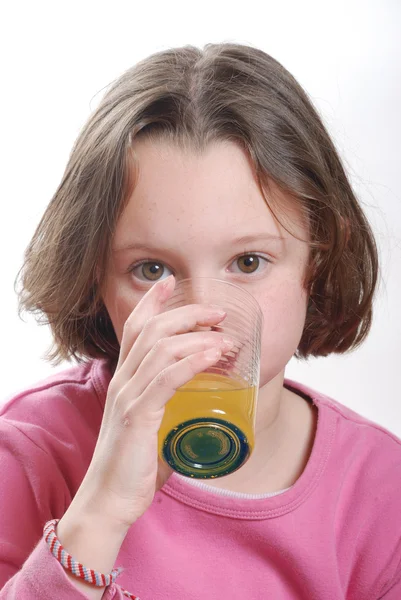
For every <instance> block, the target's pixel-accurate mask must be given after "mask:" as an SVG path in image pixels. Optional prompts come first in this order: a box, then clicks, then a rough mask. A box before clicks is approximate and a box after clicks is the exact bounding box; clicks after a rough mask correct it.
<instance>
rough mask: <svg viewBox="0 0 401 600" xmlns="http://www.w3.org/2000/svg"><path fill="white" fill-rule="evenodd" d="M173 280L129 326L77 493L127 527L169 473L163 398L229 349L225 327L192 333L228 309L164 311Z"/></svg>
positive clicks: (149, 297) (154, 292)
mask: <svg viewBox="0 0 401 600" xmlns="http://www.w3.org/2000/svg"><path fill="white" fill-rule="evenodd" d="M174 286H175V280H174V277H173V276H170V277H168V279H165V280H163V281H161V282H157V283H156V284H155V285H154V286H153V287H152V288H151V289H150V290H149V291H148V292H147V293H146V294H145V296H144V297H143V298H142V299H141V301H140V302H139V303H138V305H137V306H136V307H135V309H134V310H133V311H132V313H131V315H130V316H129V318H128V319H127V321H126V323H125V325H124V331H123V335H122V340H121V347H120V355H119V360H118V364H117V368H116V370H115V373H114V376H113V378H112V380H111V382H110V385H109V388H108V393H107V399H106V404H105V409H104V415H103V420H102V424H101V428H100V432H99V437H98V440H97V444H96V448H95V451H94V454H93V458H92V462H91V464H90V467H89V469H88V472H87V474H86V476H85V478H84V480H83V482H82V485H81V487H80V490H79V492H78V493H79V494H80V496H81V499H82V498H86V499H87V500H88V502H89V503H90V505H91V507H92V508H93V509H94V510H95V511H96V512H98V513H99V514H101V515H102V516H103V518H104V517H106V516H107V518H108V520H109V522H110V520H111V521H112V522H114V523H116V525H118V526H120V527H121V526H122V527H123V528H126V529H128V528H129V527H130V525H131V524H132V523H134V521H136V520H137V519H138V518H139V517H140V516H141V515H142V514H143V513H144V512H145V511H146V509H147V508H148V507H149V506H150V504H151V503H152V500H153V497H154V494H155V492H156V491H157V490H159V489H160V488H161V487H162V486H163V485H164V483H165V482H166V481H167V479H168V478H169V477H170V475H171V473H172V469H171V468H170V467H169V466H168V465H167V464H165V463H164V462H163V461H161V460H160V459H159V458H158V431H159V428H160V424H161V421H162V418H163V414H164V407H165V404H166V403H167V402H168V401H169V400H170V398H171V397H172V396H173V395H174V393H175V391H176V389H177V388H178V387H180V386H182V385H184V384H185V383H187V382H188V381H190V380H191V379H192V378H193V377H194V376H195V375H196V374H197V373H200V372H202V371H204V370H205V369H206V368H208V367H210V366H211V365H213V364H215V363H216V362H217V361H218V360H219V358H220V356H221V354H222V353H224V352H228V351H229V350H230V349H231V348H232V343H230V341H227V342H225V341H224V339H223V335H222V334H221V333H218V332H216V331H193V330H194V329H195V328H197V327H198V326H199V325H200V326H209V327H212V326H215V325H216V324H218V323H219V322H221V321H222V320H223V319H224V317H225V313H224V312H223V311H220V312H219V311H218V310H217V309H216V308H212V307H211V306H210V305H201V304H191V305H187V306H181V307H179V308H175V309H172V310H169V311H167V312H161V311H162V309H163V303H164V302H165V301H166V300H167V299H168V298H169V297H170V296H171V294H172V292H173V290H174Z"/></svg>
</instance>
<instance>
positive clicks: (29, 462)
mask: <svg viewBox="0 0 401 600" xmlns="http://www.w3.org/2000/svg"><path fill="white" fill-rule="evenodd" d="M0 472H1V483H0V600H11V599H12V600H14V599H15V598H23V599H24V600H54V598H57V599H58V600H64V599H65V600H67V599H68V600H88V598H102V600H123V599H124V600H127V599H126V597H125V596H124V595H123V593H122V591H121V589H120V588H119V586H118V585H116V584H114V585H111V586H109V587H108V588H106V590H105V589H104V588H94V587H93V586H90V585H89V584H86V583H85V582H82V583H81V582H80V581H79V580H78V579H76V578H74V577H73V576H72V575H71V576H69V575H68V574H67V572H66V571H65V569H64V568H63V567H62V565H61V564H60V563H59V562H58V561H57V560H56V559H55V558H54V557H53V556H52V555H51V553H50V551H49V548H48V547H47V544H46V543H45V541H44V540H43V539H42V529H43V526H44V524H45V522H46V521H47V520H49V519H51V518H53V517H54V518H56V517H60V516H61V515H62V514H63V512H64V506H65V502H66V495H67V494H68V491H67V490H66V485H65V482H64V480H63V477H62V474H61V473H60V470H59V468H58V466H57V464H56V462H55V461H54V460H53V459H52V458H51V457H50V456H49V455H48V454H46V452H44V451H43V450H42V449H41V448H39V447H38V446H37V445H36V444H35V443H33V442H32V441H31V440H30V439H29V438H27V436H26V435H25V433H23V432H22V431H20V430H19V429H18V428H17V427H16V426H15V425H13V424H12V423H11V422H9V421H7V420H6V419H3V418H0ZM67 512H68V511H67ZM65 517H66V519H65V521H64V525H63V529H64V532H65V533H64V534H63V535H64V536H65V537H66V539H67V537H68V532H69V531H70V532H71V531H73V526H72V515H71V514H70V515H67V513H66V514H65ZM67 517H68V519H67ZM63 519H64V517H63ZM60 524H61V521H60ZM103 526H104V524H103ZM95 529H96V530H97V531H98V532H99V531H100V530H101V526H100V525H98V524H96V527H95ZM104 533H106V532H105V531H104ZM79 535H83V536H84V537H85V539H93V541H94V543H96V544H98V549H100V548H103V550H104V551H107V554H108V556H106V555H104V556H103V557H102V556H101V554H100V555H94V559H95V560H96V561H98V560H99V561H104V562H105V566H106V563H107V560H109V561H113V556H114V554H115V553H116V552H118V549H117V548H116V546H117V545H118V543H119V542H118V541H116V542H115V543H114V544H112V543H110V537H109V536H107V543H102V540H101V539H99V536H98V537H97V538H96V537H92V538H91V536H94V535H95V533H94V532H92V531H90V530H89V529H88V527H87V526H86V528H85V529H84V528H81V532H80V534H79ZM63 541H64V540H63ZM74 548H75V546H74ZM74 548H71V549H70V548H68V550H69V551H70V553H71V554H73V552H74ZM83 550H84V552H89V551H90V547H85V546H83ZM78 558H79V557H78ZM88 559H89V557H88ZM84 561H85V556H82V562H84ZM88 563H89V560H88ZM88 566H91V565H90V564H88ZM96 566H97V565H96V564H95V565H94V567H95V568H96ZM100 567H101V564H100V563H99V568H100ZM77 584H78V585H77ZM88 592H90V593H92V592H96V593H97V596H92V597H91V596H90V595H88Z"/></svg>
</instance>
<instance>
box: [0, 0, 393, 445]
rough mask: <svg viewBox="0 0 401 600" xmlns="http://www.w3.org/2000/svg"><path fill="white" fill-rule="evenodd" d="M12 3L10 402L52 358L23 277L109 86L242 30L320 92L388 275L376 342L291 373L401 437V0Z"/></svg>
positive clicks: (4, 41)
mask: <svg viewBox="0 0 401 600" xmlns="http://www.w3.org/2000/svg"><path fill="white" fill-rule="evenodd" d="M2 6H3V8H2V9H1V10H0V22H1V26H0V27H1V31H0V44H1V48H0V50H1V53H0V56H1V63H2V64H1V72H2V85H1V88H2V91H1V95H0V100H1V111H0V118H1V152H2V157H1V163H0V164H1V166H2V170H1V192H2V194H1V215H2V219H1V237H0V244H1V247H0V259H1V275H2V277H1V314H2V336H1V342H2V343H1V357H0V358H1V363H0V364H1V384H2V385H1V399H0V402H3V401H5V400H7V399H8V398H9V397H10V396H11V395H12V394H13V393H15V392H16V391H18V390H21V389H23V388H24V387H26V386H27V385H28V384H30V383H33V382H36V381H38V380H39V379H41V378H43V377H45V376H46V375H47V374H48V373H50V372H51V371H52V368H51V367H50V365H49V364H47V363H46V362H44V361H43V360H42V358H41V357H42V355H43V353H44V351H45V350H46V348H47V346H48V345H49V342H50V334H49V331H48V330H47V329H46V328H44V327H39V326H38V325H36V323H35V322H34V320H33V318H32V317H26V322H23V321H21V320H19V318H18V316H17V301H16V296H15V293H14V290H13V283H14V278H15V276H16V274H17V271H18V269H19V268H20V266H21V261H22V256H23V252H24V249H25V247H26V245H27V244H28V242H29V240H30V237H31V236H32V234H33V231H34V228H35V226H36V224H37V223H38V221H39V218H40V216H41V214H42V212H43V211H44V209H45V206H46V205H47V203H48V201H49V200H50V198H51V196H52V194H53V193H54V191H55V189H56V186H57V184H58V182H59V180H60V178H61V175H62V173H63V170H64V167H65V164H66V161H67V158H68V155H69V152H70V149H71V146H72V144H73V141H74V139H75V138H76V136H77V134H78V131H79V129H80V128H81V126H82V125H83V124H84V122H85V120H86V119H87V117H88V116H89V114H90V112H91V110H93V109H94V108H95V107H96V105H97V103H98V101H99V98H100V96H101V92H102V89H103V88H104V87H105V86H106V85H108V84H109V83H110V82H111V81H112V80H113V79H115V78H116V77H117V76H119V75H120V74H121V73H122V72H123V71H124V70H125V69H126V68H128V67H130V66H131V65H132V64H134V63H135V62H137V61H138V60H139V59H142V58H144V57H146V56H147V55H149V54H151V53H153V52H155V51H158V50H161V49H165V48H167V47H172V46H181V45H185V44H192V45H196V46H203V45H204V44H206V43H207V42H223V41H234V42H239V43H245V44H253V45H256V46H258V47H260V48H261V49H263V50H265V51H266V52H268V53H270V54H272V55H273V56H274V57H275V58H276V59H278V60H279V61H280V62H281V63H282V64H283V65H284V66H285V67H286V68H287V69H289V70H290V72H292V74H293V75H294V76H295V77H296V78H297V79H298V80H299V82H300V83H301V84H302V85H303V86H304V88H305V89H306V90H307V92H308V93H309V94H310V96H311V98H312V100H313V102H314V104H315V106H316V107H317V108H318V110H319V111H320V113H321V115H322V117H323V119H324V121H325V123H326V125H327V127H328V129H329V131H330V133H331V134H332V136H333V138H334V141H335V143H336V145H337V147H338V149H339V151H340V153H341V155H342V157H343V158H344V161H345V164H346V168H347V170H348V172H349V173H350V176H351V180H352V182H353V185H354V188H355V190H356V191H357V193H358V195H359V198H360V199H361V202H362V203H363V205H364V206H365V209H366V211H367V214H368V217H369V219H370V221H371V223H372V225H373V227H374V230H375V232H376V235H377V240H378V244H379V248H380V252H381V259H382V283H381V288H380V292H379V295H378V298H377V303H376V315H375V321H374V326H373V329H372V331H371V334H370V337H369V339H368V341H367V342H366V343H365V344H364V345H363V346H362V348H360V349H359V350H358V351H355V352H354V353H352V354H349V355H345V356H339V357H328V358H324V359H318V360H316V359H312V360H310V362H309V363H308V364H305V363H298V362H296V361H293V362H292V363H291V364H290V365H289V367H288V371H287V376H289V377H291V378H294V379H298V380H300V381H302V382H304V383H307V384H309V385H310V386H312V387H315V388H316V389H319V390H320V391H322V392H324V393H326V394H328V395H331V396H333V397H335V398H336V399H337V400H339V401H341V402H343V403H344V404H346V405H348V406H349V407H351V408H353V409H354V410H356V411H358V412H359V413H361V414H363V415H365V416H367V417H369V418H371V419H373V420H374V421H376V422H378V423H380V424H382V425H384V426H385V427H387V428H388V429H390V430H392V431H393V432H394V433H396V434H397V435H398V436H400V437H401V394H400V391H399V374H400V369H401V365H400V349H399V347H400V339H401V314H400V313H401V284H400V279H401V192H400V189H401V186H400V175H399V172H400V166H399V163H400V137H401V135H400V134H401V117H400V113H401V42H400V37H401V36H400V31H401V2H399V0H380V1H379V0H376V1H374V2H373V1H372V0H360V1H355V0H354V1H352V0H336V1H335V2H334V1H330V2H329V1H326V2H325V1H322V0H316V1H312V0H305V1H304V2H299V1H298V0H294V1H288V0H287V1H283V0H281V1H280V2H278V1H277V2H269V0H263V1H260V2H256V1H255V0H248V1H247V2H243V1H241V2H239V3H236V2H226V1H222V0H220V1H219V2H216V1H213V2H210V1H208V0H207V1H206V0H203V1H202V2H199V3H195V2H191V1H189V0H186V1H185V2H177V1H174V0H170V1H169V2H163V3H161V2H160V3H159V5H158V3H157V2H156V3H155V2H148V3H143V2H139V1H137V2H134V1H133V2H122V1H113V2H111V1H110V2H92V1H87V2H85V1H84V0H82V1H80V2H74V1H69V2H62V1H59V2H51V3H50V2H49V3H47V2H18V1H13V2H9V3H4V4H3V5H2ZM67 366H68V364H64V365H62V366H60V367H58V370H60V369H61V368H65V367H67Z"/></svg>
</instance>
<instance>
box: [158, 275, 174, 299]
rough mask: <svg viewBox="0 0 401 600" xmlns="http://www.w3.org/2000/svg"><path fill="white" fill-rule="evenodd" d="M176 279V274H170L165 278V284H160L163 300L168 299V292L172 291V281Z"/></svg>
mask: <svg viewBox="0 0 401 600" xmlns="http://www.w3.org/2000/svg"><path fill="white" fill-rule="evenodd" d="M172 281H174V275H169V276H168V277H167V279H165V280H164V282H163V284H162V285H161V286H160V294H161V300H162V301H164V300H166V298H167V296H168V293H169V291H170V286H171V282H172Z"/></svg>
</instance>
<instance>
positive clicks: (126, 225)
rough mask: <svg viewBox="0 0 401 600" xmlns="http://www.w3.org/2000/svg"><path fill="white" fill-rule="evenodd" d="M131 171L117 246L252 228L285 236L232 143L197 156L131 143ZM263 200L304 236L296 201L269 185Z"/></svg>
mask: <svg viewBox="0 0 401 600" xmlns="http://www.w3.org/2000/svg"><path fill="white" fill-rule="evenodd" d="M132 168H133V171H134V174H135V187H134V190H133V193H132V195H131V197H130V198H129V200H128V203H127V205H126V207H125V210H124V212H123V214H122V216H121V218H120V220H119V222H118V224H117V229H116V232H115V241H116V242H118V244H119V245H120V244H124V243H128V242H130V241H132V239H133V237H135V236H139V237H144V236H145V237H158V238H159V240H160V241H161V240H162V239H164V238H166V239H168V240H169V239H170V236H171V235H173V236H179V237H182V236H188V235H192V236H205V235H206V236H209V237H210V236H213V235H221V234H222V233H223V231H224V232H225V233H226V234H227V233H230V232H232V233H234V232H237V231H239V230H241V232H243V234H244V235H246V234H248V233H252V231H253V230H255V229H257V230H258V231H260V230H262V231H266V233H268V234H270V235H276V236H277V235H281V236H283V237H288V236H289V233H288V232H286V231H285V229H283V228H282V227H281V226H280V224H279V223H278V222H277V220H276V219H275V218H274V216H273V214H272V212H271V210H270V208H269V206H268V204H267V202H266V199H265V197H264V195H263V192H262V190H261V189H260V186H259V183H258V180H257V177H256V175H255V171H254V168H253V165H252V163H251V161H250V159H249V157H248V155H247V154H246V153H245V152H244V151H243V150H242V149H241V148H240V147H239V145H238V144H236V143H234V142H230V141H227V142H215V143H213V144H210V145H209V146H208V147H207V148H206V150H205V151H204V152H203V153H201V154H199V153H195V152H191V151H188V150H183V149H181V148H179V147H177V146H176V145H173V144H171V143H169V142H166V141H158V142H155V141H151V140H145V139H143V140H140V141H138V142H136V143H135V146H134V163H133V166H132ZM268 201H269V202H272V205H273V206H274V211H275V213H276V214H277V216H278V217H279V219H280V221H282V222H283V224H284V225H286V226H287V227H288V228H290V230H291V231H293V232H294V233H295V234H296V235H301V237H302V236H304V237H305V228H304V227H303V225H302V222H301V217H300V211H299V208H298V206H297V203H295V202H294V200H293V199H292V198H290V197H288V196H286V195H285V194H284V193H283V192H282V191H281V190H280V189H279V188H278V187H277V186H276V185H275V184H274V182H272V181H271V182H269V191H268ZM160 238H161V239H160Z"/></svg>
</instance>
